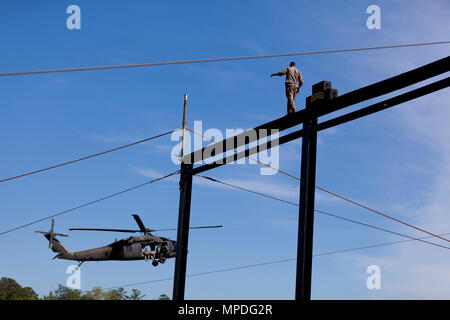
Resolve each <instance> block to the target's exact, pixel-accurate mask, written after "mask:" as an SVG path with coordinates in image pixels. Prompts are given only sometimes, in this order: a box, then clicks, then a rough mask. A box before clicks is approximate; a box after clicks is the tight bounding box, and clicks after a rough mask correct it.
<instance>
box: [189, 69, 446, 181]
mask: <svg viewBox="0 0 450 320" xmlns="http://www.w3.org/2000/svg"><path fill="white" fill-rule="evenodd" d="M449 86H450V77H447V78H445V79H442V80H439V81H436V82H433V83H431V84H428V85H426V86H423V87H420V88H418V89H414V90H412V91H409V92H406V93H403V94H401V95H398V96H396V97H393V98H390V99H387V100H384V101H381V102H378V103H375V104H373V105H371V106H368V107H365V108H362V109H359V110H357V111H354V112H350V113H348V114H345V115H343V116H339V117H336V118H334V119H331V120H327V121H324V122H321V123H319V124H318V125H317V127H316V128H317V131H321V130H325V129H328V128H331V127H334V126H337V125H339V124H342V123H346V122H349V121H352V120H356V119H359V118H362V117H364V116H367V115H370V114H372V113H375V112H378V111H382V110H385V109H388V108H391V107H394V106H396V105H399V104H401V103H404V102H407V101H410V100H413V99H416V98H419V97H421V96H424V95H427V94H429V93H432V92H435V91H438V90H442V89H444V88H447V87H449ZM302 134H303V130H298V131H295V132H292V133H289V134H287V135H284V136H282V137H280V138H278V139H274V140H272V141H269V142H266V143H264V144H261V145H258V146H255V147H253V148H249V149H247V150H244V151H241V152H238V153H235V154H234V155H231V156H228V157H223V158H222V159H220V160H221V161H217V162H214V163H210V164H205V165H202V166H200V167H197V168H194V169H193V170H192V171H191V172H192V173H193V174H197V173H200V172H204V171H208V170H210V169H213V168H217V167H220V166H222V165H224V164H229V163H232V162H234V161H236V160H239V159H241V158H244V157H248V156H251V155H253V154H256V153H258V152H261V151H264V150H267V149H270V148H271V145H277V144H278V145H281V144H284V143H286V142H289V141H292V140H295V139H298V138H301V137H302ZM218 162H219V163H218Z"/></svg>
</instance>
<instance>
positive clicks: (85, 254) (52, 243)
mask: <svg viewBox="0 0 450 320" xmlns="http://www.w3.org/2000/svg"><path fill="white" fill-rule="evenodd" d="M132 216H133V218H134V220H135V221H136V223H137V225H138V226H139V230H125V229H99V228H70V229H69V230H83V231H109V232H127V233H137V232H140V233H142V236H134V237H133V236H130V237H128V238H124V239H121V240H116V241H114V242H113V243H111V244H108V245H106V246H104V247H99V248H94V249H88V250H83V251H78V252H70V251H69V250H68V249H66V247H64V246H63V244H62V243H61V242H60V241H59V240H58V239H56V236H60V237H68V235H67V234H62V233H55V232H54V231H53V229H54V226H55V221H54V219H52V224H51V229H50V231H48V232H45V231H35V232H36V233H41V234H43V235H44V237H45V238H47V240H48V242H49V248H50V249H51V250H52V251H53V252H56V253H58V254H57V255H56V256H55V257H54V258H53V259H56V258H58V259H64V260H74V261H78V262H79V264H78V267H79V266H81V264H82V263H83V262H85V261H106V260H119V261H128V260H145V261H150V260H151V261H152V265H153V266H155V267H156V266H157V265H158V263H164V262H166V259H168V258H174V257H175V256H176V252H175V251H176V241H174V240H170V239H168V238H163V237H158V236H155V235H152V234H151V232H154V231H169V230H177V229H159V230H152V229H148V228H146V227H145V226H144V224H143V223H142V220H141V218H140V217H139V216H138V215H137V214H133V215H132ZM221 227H222V226H221V225H220V226H203V227H191V228H190V229H206V228H221Z"/></svg>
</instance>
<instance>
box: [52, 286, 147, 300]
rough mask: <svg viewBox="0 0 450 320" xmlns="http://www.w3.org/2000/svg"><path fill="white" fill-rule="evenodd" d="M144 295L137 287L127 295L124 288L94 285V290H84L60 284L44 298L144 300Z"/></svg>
mask: <svg viewBox="0 0 450 320" xmlns="http://www.w3.org/2000/svg"><path fill="white" fill-rule="evenodd" d="M144 296H145V295H143V294H141V292H140V291H139V290H137V289H133V290H132V293H131V295H127V291H126V290H125V289H124V288H118V289H111V290H103V289H102V288H100V287H94V288H93V289H92V290H89V291H85V292H82V291H80V290H77V289H71V288H68V287H66V286H63V285H58V289H56V290H55V292H53V291H50V293H49V295H48V296H44V297H43V300H142V298H143V297H144Z"/></svg>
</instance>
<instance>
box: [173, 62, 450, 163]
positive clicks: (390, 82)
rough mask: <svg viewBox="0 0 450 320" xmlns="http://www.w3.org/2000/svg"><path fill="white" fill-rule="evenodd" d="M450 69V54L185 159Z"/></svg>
mask: <svg viewBox="0 0 450 320" xmlns="http://www.w3.org/2000/svg"><path fill="white" fill-rule="evenodd" d="M448 71H450V57H449V56H447V57H445V58H443V59H440V60H437V61H434V62H432V63H429V64H427V65H424V66H421V67H419V68H416V69H413V70H410V71H407V72H404V73H402V74H399V75H397V76H394V77H391V78H388V79H385V80H382V81H379V82H376V83H373V84H371V85H368V86H365V87H362V88H360V89H357V90H354V91H351V92H348V93H346V94H344V95H342V96H339V97H337V98H335V99H333V100H331V101H329V102H326V103H320V104H317V107H315V108H313V109H312V114H309V113H308V112H306V110H305V109H302V110H300V111H297V112H296V113H294V114H290V115H287V116H284V117H281V118H278V119H275V120H273V121H270V122H267V123H265V124H262V125H260V126H257V127H255V128H253V129H250V130H255V132H256V134H257V136H256V138H254V139H245V137H246V136H251V135H249V131H250V130H247V131H245V132H244V133H241V134H238V135H236V136H233V137H230V138H227V139H225V140H222V141H219V142H217V143H214V144H211V145H209V146H207V147H204V148H202V149H199V150H196V151H194V152H192V153H190V154H188V155H186V156H184V157H183V158H182V162H184V163H192V164H193V163H196V162H198V161H201V160H205V159H208V158H210V157H214V156H216V153H215V151H216V150H220V152H221V153H223V152H227V151H230V150H233V149H235V148H237V147H240V146H243V145H246V144H248V143H251V142H254V141H257V140H259V139H260V138H262V136H259V135H260V131H259V130H261V129H267V130H270V129H278V130H279V131H280V132H281V131H283V130H285V129H288V128H291V127H293V126H295V125H298V124H300V123H303V122H304V121H305V120H308V119H311V118H314V117H321V116H324V115H326V114H329V113H331V112H335V111H337V110H340V109H342V108H345V107H348V106H351V105H353V104H356V103H360V102H362V101H365V100H369V99H373V98H376V97H378V96H381V95H384V94H387V93H390V92H393V91H396V90H399V89H402V88H405V87H407V86H410V85H412V84H414V83H417V82H420V81H423V80H426V79H428V78H432V77H434V76H437V75H439V74H442V73H445V72H448ZM208 150H209V151H211V152H209V154H208V156H207V157H205V158H204V157H203V155H204V154H205V151H208Z"/></svg>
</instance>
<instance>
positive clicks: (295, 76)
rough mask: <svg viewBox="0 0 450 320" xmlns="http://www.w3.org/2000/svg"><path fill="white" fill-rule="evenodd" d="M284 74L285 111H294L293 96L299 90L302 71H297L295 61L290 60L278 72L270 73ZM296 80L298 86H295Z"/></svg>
mask: <svg viewBox="0 0 450 320" xmlns="http://www.w3.org/2000/svg"><path fill="white" fill-rule="evenodd" d="M282 75H286V80H285V82H284V84H285V86H286V98H287V113H288V114H290V113H294V112H295V111H296V110H295V96H296V95H297V93H298V92H299V91H300V87H301V86H302V85H303V77H302V73H301V72H300V71H298V69H297V68H296V67H295V62H294V61H292V62H291V63H290V64H289V67H287V68H286V69H283V70H281V71H280V72H278V73H272V74H271V75H270V76H271V77H273V76H279V77H281V76H282ZM297 81H298V84H299V85H298V86H297Z"/></svg>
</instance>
